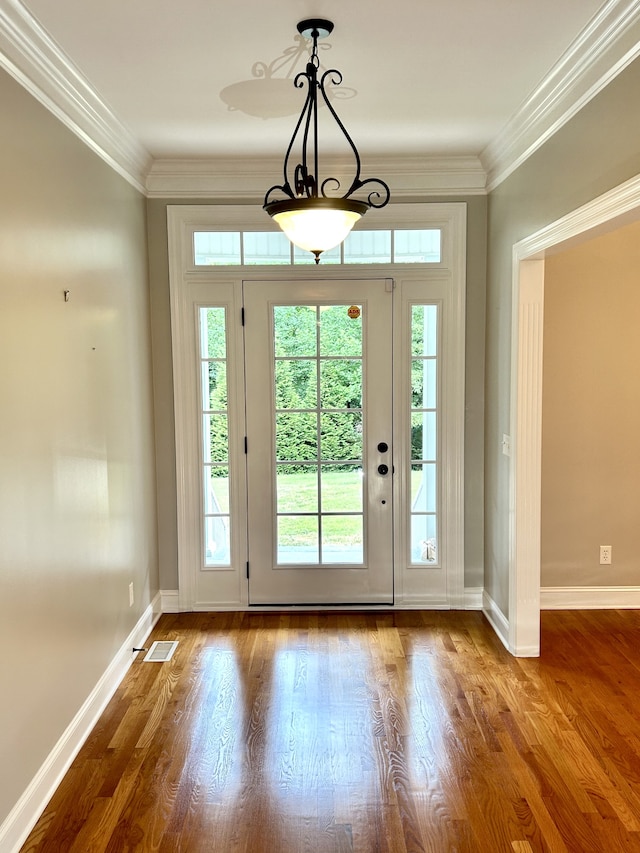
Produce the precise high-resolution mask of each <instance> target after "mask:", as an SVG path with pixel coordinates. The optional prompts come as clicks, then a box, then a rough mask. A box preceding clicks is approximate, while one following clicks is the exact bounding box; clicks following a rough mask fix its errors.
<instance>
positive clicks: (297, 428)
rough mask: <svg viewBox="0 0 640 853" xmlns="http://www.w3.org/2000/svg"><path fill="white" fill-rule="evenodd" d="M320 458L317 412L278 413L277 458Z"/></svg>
mask: <svg viewBox="0 0 640 853" xmlns="http://www.w3.org/2000/svg"><path fill="white" fill-rule="evenodd" d="M317 458H318V417H317V415H316V413H315V412H292V413H290V414H289V413H283V412H279V413H278V414H276V459H277V460H278V461H279V462H286V461H292V462H303V461H305V460H306V461H310V460H312V459H317Z"/></svg>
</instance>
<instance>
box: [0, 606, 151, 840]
mask: <svg viewBox="0 0 640 853" xmlns="http://www.w3.org/2000/svg"><path fill="white" fill-rule="evenodd" d="M160 603H161V597H160V593H158V594H157V595H156V596H155V598H154V599H153V601H152V602H151V604H150V605H149V606H148V607H147V608H146V610H145V611H144V613H143V614H142V616H141V617H140V619H139V620H138V622H137V624H136V626H135V627H134V629H133V630H132V631H131V633H130V634H129V636H128V637H127V639H126V640H125V641H124V643H123V644H122V646H121V647H120V651H119V652H118V653H117V654H116V656H115V657H114V658H113V660H112V661H111V663H110V664H109V666H108V667H107V669H106V670H105V672H104V674H103V675H102V677H101V678H100V680H99V681H98V683H97V684H96V686H95V687H94V689H93V690H92V691H91V693H90V694H89V696H88V697H87V699H86V701H85V702H84V704H83V705H82V707H81V708H80V710H79V711H78V713H77V714H76V715H75V717H74V718H73V720H72V721H71V723H70V724H69V726H68V727H67V729H66V731H65V732H64V733H63V735H62V737H61V738H60V740H59V741H58V742H57V744H56V745H55V746H54V748H53V749H52V750H51V752H50V753H49V755H48V757H47V759H46V760H45V762H44V764H43V765H42V767H41V768H40V770H39V771H38V772H37V773H36V775H35V776H34V777H33V779H32V780H31V782H30V784H29V786H28V787H27V789H26V791H25V792H24V793H23V795H22V796H21V797H20V799H19V800H18V802H17V803H16V804H15V806H14V807H13V809H12V810H11V811H10V812H9V814H8V815H7V817H6V819H5V820H4V822H3V823H2V825H1V826H0V850H2V851H6V853H18V851H19V850H20V848H21V847H22V845H23V844H24V841H25V839H26V838H27V836H28V835H29V833H30V832H31V830H32V829H33V827H34V826H35V824H36V822H37V820H38V818H39V817H40V815H41V814H42V812H43V811H44V809H45V807H46V805H47V803H48V802H49V800H50V799H51V797H52V796H53V794H54V792H55V790H56V788H57V787H58V785H59V784H60V782H61V781H62V778H63V776H64V774H65V773H66V772H67V770H68V769H69V767H70V765H71V763H72V761H73V759H74V758H75V757H76V755H77V754H78V752H79V750H80V747H81V746H82V745H83V743H84V742H85V740H86V739H87V737H88V736H89V734H90V733H91V730H92V729H93V727H94V726H95V724H96V722H97V721H98V719H99V717H100V715H101V714H102V712H103V711H104V709H105V708H106V706H107V703H108V702H109V700H110V699H111V697H112V696H113V694H114V693H115V691H116V689H117V688H118V685H119V684H120V682H121V681H122V679H123V678H124V676H125V674H126V672H127V670H128V669H129V667H130V666H131V664H132V663H133V661H134V659H135V655H134V654H133V652H132V649H133V648H134V647H136V648H137V647H139V646H142V645H143V643H144V642H145V640H146V639H147V637H148V636H149V634H150V633H151V630H152V628H153V626H154V625H155V623H156V622H157V621H158V619H159V617H160V613H161V610H160Z"/></svg>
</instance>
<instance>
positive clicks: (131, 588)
mask: <svg viewBox="0 0 640 853" xmlns="http://www.w3.org/2000/svg"><path fill="white" fill-rule="evenodd" d="M133 601H134V599H133V581H131V583H130V584H129V607H133Z"/></svg>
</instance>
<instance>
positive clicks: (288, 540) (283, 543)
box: [276, 515, 320, 565]
mask: <svg viewBox="0 0 640 853" xmlns="http://www.w3.org/2000/svg"><path fill="white" fill-rule="evenodd" d="M277 533H278V537H277V540H276V541H277V543H278V545H277V548H278V551H277V555H276V560H277V563H278V564H279V565H281V564H283V563H284V564H286V563H300V564H305V565H317V564H318V563H319V562H320V549H319V547H318V516H317V515H279V516H278V531H277Z"/></svg>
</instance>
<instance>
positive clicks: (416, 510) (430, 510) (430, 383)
mask: <svg viewBox="0 0 640 853" xmlns="http://www.w3.org/2000/svg"><path fill="white" fill-rule="evenodd" d="M411 354H412V358H411V402H410V405H411V469H410V470H411V476H410V495H409V497H410V502H411V503H410V506H411V522H410V531H409V535H410V546H409V553H410V560H411V563H412V564H416V565H423V566H424V565H425V564H428V565H434V566H435V565H437V564H438V554H437V535H438V532H437V531H438V525H437V518H438V515H437V513H438V486H437V473H438V458H437V454H438V436H437V430H438V389H437V381H438V306H437V305H413V306H412V310H411Z"/></svg>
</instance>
